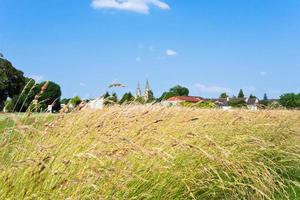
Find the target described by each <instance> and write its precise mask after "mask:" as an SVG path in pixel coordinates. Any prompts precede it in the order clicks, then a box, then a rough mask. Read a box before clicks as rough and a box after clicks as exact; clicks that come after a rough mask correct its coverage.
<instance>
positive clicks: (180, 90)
mask: <svg viewBox="0 0 300 200" xmlns="http://www.w3.org/2000/svg"><path fill="white" fill-rule="evenodd" d="M189 93H190V92H189V89H188V88H186V87H182V86H180V85H177V86H174V87H172V88H171V89H170V90H169V91H168V92H164V93H163V94H162V95H161V97H160V98H159V99H158V100H159V101H162V100H166V99H169V98H171V97H175V96H189Z"/></svg>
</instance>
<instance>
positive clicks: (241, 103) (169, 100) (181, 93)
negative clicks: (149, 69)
mask: <svg viewBox="0 0 300 200" xmlns="http://www.w3.org/2000/svg"><path fill="white" fill-rule="evenodd" d="M110 87H126V86H125V85H123V84H112V85H110ZM188 94H189V90H188V88H185V87H182V86H179V85H178V86H174V87H173V88H171V89H170V90H169V91H168V92H165V93H164V94H163V95H162V96H161V97H160V98H154V95H153V92H152V89H151V87H150V83H149V81H148V80H147V81H146V84H145V89H144V91H142V89H141V87H140V84H139V83H138V84H137V88H136V92H135V94H134V95H133V94H131V93H130V92H129V93H125V94H124V96H123V97H122V98H121V99H120V100H118V98H117V96H116V94H112V95H110V94H109V93H108V92H107V93H106V94H104V95H102V96H100V97H98V98H96V99H91V100H86V101H81V102H80V104H78V105H77V106H78V107H77V109H103V108H104V107H105V106H109V105H114V104H122V105H126V104H127V105H128V104H149V105H155V104H159V105H162V106H182V107H191V108H207V109H209V108H215V109H222V110H231V109H234V108H244V109H249V110H252V111H256V110H258V109H266V108H267V107H269V108H270V107H273V108H280V107H281V106H280V104H279V99H268V97H267V94H265V95H264V98H263V99H262V100H260V99H259V98H257V97H256V96H254V95H250V96H249V97H246V96H245V95H244V93H243V90H240V92H239V94H238V96H233V97H229V96H228V95H227V94H226V93H222V94H220V97H219V98H205V97H200V96H189V95H188ZM78 98H79V97H78ZM62 107H63V108H64V107H65V108H69V109H75V107H76V105H75V106H74V104H71V103H69V104H62ZM48 111H49V112H51V106H49V108H48Z"/></svg>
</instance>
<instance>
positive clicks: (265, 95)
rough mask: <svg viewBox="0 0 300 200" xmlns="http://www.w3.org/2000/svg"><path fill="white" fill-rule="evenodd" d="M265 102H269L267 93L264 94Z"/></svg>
mask: <svg viewBox="0 0 300 200" xmlns="http://www.w3.org/2000/svg"><path fill="white" fill-rule="evenodd" d="M263 100H264V101H268V100H269V98H268V95H267V93H265V94H264V99H263Z"/></svg>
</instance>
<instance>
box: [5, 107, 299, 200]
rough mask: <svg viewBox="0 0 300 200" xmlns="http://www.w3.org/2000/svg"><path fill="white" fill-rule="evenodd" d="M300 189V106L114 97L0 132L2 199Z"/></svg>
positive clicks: (285, 193) (255, 195)
mask: <svg viewBox="0 0 300 200" xmlns="http://www.w3.org/2000/svg"><path fill="white" fill-rule="evenodd" d="M27 121H30V120H27ZM41 124H42V125H41ZM299 198H300V112H299V111H259V112H250V111H247V110H236V111H231V112H225V111H221V110H196V109H189V108H179V107H173V108H166V107H160V106H133V105H131V106H113V107H110V108H106V109H104V110H99V111H81V112H76V113H71V114H67V115H60V116H57V117H56V118H55V119H54V120H51V121H49V120H48V121H45V118H43V120H37V121H35V122H34V123H33V125H32V128H26V129H23V128H22V126H20V127H19V128H18V127H13V128H9V129H6V130H5V131H3V133H1V135H0V199H299Z"/></svg>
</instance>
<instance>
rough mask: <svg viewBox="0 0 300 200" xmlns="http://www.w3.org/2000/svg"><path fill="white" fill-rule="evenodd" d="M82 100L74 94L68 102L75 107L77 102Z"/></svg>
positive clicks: (77, 104)
mask: <svg viewBox="0 0 300 200" xmlns="http://www.w3.org/2000/svg"><path fill="white" fill-rule="evenodd" d="M81 102H82V100H81V98H80V97H79V96H75V97H74V98H72V99H71V100H70V103H71V104H72V105H73V106H74V107H77V106H79V104H80V103H81Z"/></svg>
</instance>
